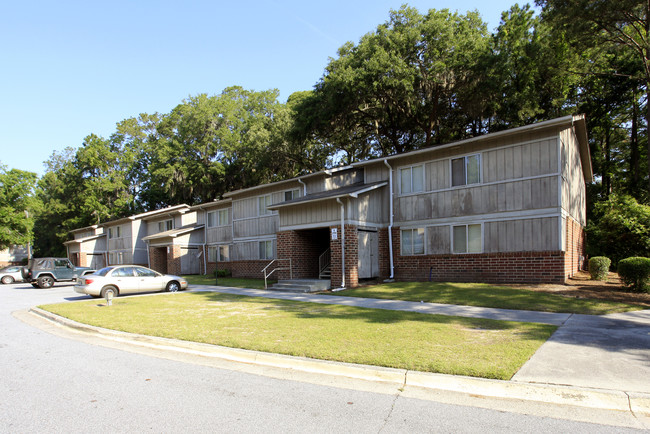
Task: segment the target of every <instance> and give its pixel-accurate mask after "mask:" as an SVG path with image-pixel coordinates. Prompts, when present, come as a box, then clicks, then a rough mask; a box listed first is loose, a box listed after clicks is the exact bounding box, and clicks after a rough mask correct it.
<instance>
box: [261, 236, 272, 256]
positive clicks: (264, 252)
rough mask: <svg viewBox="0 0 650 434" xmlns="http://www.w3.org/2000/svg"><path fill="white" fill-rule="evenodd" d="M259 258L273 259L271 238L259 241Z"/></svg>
mask: <svg viewBox="0 0 650 434" xmlns="http://www.w3.org/2000/svg"><path fill="white" fill-rule="evenodd" d="M260 259H273V240H267V241H260Z"/></svg>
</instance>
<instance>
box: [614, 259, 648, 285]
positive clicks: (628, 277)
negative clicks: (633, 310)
mask: <svg viewBox="0 0 650 434" xmlns="http://www.w3.org/2000/svg"><path fill="white" fill-rule="evenodd" d="M618 275H619V276H621V280H622V281H623V283H624V284H625V286H627V287H629V288H630V289H631V290H632V291H635V292H643V291H648V292H650V285H648V284H649V283H650V258H641V257H638V256H636V257H632V258H627V259H622V260H621V261H619V263H618Z"/></svg>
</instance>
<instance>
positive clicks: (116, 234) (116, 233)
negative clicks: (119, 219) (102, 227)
mask: <svg viewBox="0 0 650 434" xmlns="http://www.w3.org/2000/svg"><path fill="white" fill-rule="evenodd" d="M121 228H122V227H121V226H114V227H112V228H108V239H109V240H112V239H114V238H121V237H122V229H121Z"/></svg>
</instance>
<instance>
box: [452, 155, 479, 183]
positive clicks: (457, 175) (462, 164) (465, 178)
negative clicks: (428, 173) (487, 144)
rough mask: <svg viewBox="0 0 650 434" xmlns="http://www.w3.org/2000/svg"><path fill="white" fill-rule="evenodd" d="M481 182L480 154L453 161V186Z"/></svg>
mask: <svg viewBox="0 0 650 434" xmlns="http://www.w3.org/2000/svg"><path fill="white" fill-rule="evenodd" d="M479 182H481V156H480V155H479V154H475V155H468V156H466V157H460V158H453V159H452V160H451V186H452V187H455V186H457V185H469V184H478V183H479Z"/></svg>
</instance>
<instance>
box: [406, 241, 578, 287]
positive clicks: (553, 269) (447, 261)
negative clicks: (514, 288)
mask: <svg viewBox="0 0 650 434" xmlns="http://www.w3.org/2000/svg"><path fill="white" fill-rule="evenodd" d="M393 252H394V261H395V278H396V279H400V280H432V281H452V282H487V283H564V281H565V258H566V255H565V252H562V251H545V252H503V253H474V254H460V255H454V254H445V255H413V256H401V255H400V254H399V252H400V230H399V228H393Z"/></svg>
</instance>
